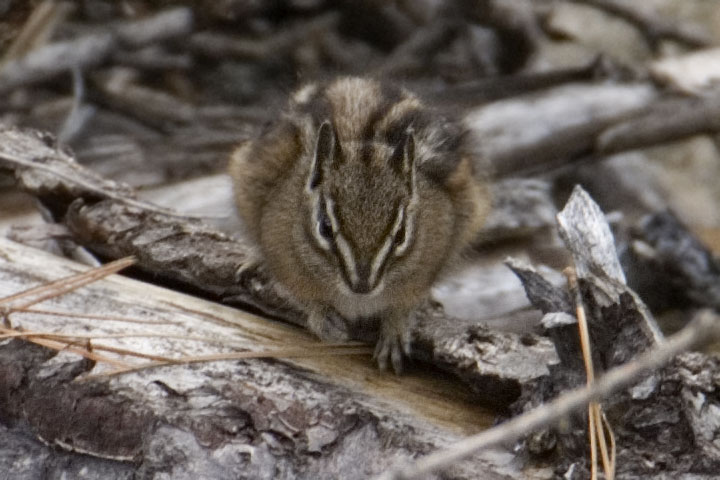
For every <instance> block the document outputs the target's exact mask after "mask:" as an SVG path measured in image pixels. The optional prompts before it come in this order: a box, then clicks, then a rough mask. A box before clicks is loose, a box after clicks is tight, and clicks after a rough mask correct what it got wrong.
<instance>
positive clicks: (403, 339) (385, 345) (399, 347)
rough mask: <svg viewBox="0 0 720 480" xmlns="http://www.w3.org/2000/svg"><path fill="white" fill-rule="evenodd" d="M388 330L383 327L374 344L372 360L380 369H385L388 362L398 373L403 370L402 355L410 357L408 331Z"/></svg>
mask: <svg viewBox="0 0 720 480" xmlns="http://www.w3.org/2000/svg"><path fill="white" fill-rule="evenodd" d="M388 330H389V329H387V328H383V330H382V332H381V335H380V338H379V339H378V341H377V344H375V353H374V354H373V360H374V361H375V362H376V363H377V365H378V368H380V370H383V371H385V370H387V368H388V363H389V364H390V365H392V369H393V371H394V372H395V374H396V375H400V374H402V371H403V363H404V357H408V358H409V357H410V352H411V347H410V343H411V338H410V331H409V330H408V329H404V330H400V331H397V330H391V331H388Z"/></svg>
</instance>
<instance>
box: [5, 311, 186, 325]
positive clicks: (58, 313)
mask: <svg viewBox="0 0 720 480" xmlns="http://www.w3.org/2000/svg"><path fill="white" fill-rule="evenodd" d="M28 313H29V314H33V315H51V316H55V317H74V318H83V319H86V320H100V321H104V322H125V323H141V324H143V325H172V322H170V321H166V322H164V321H159V320H141V319H139V318H129V317H120V316H114V315H93V314H90V313H79V312H70V311H63V310H45V309H41V308H17V307H13V309H12V311H11V312H10V313H9V314H8V315H18V314H28Z"/></svg>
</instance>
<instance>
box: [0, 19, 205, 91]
mask: <svg viewBox="0 0 720 480" xmlns="http://www.w3.org/2000/svg"><path fill="white" fill-rule="evenodd" d="M191 28H192V13H191V11H190V10H188V9H186V8H177V9H171V10H168V11H164V12H160V13H158V14H156V15H154V16H152V17H150V18H147V19H141V20H136V21H132V22H125V23H121V24H118V25H117V26H115V27H114V28H112V29H111V30H110V31H109V32H105V33H92V34H88V35H84V36H81V37H78V38H76V39H74V40H67V41H60V42H54V43H50V44H47V45H45V46H43V47H40V48H37V49H35V50H32V51H31V52H29V53H28V54H27V55H25V56H24V57H21V58H18V59H14V60H11V61H9V62H7V63H5V64H4V65H3V66H2V69H0V94H3V93H7V92H8V91H10V90H12V89H15V88H17V87H20V86H27V85H29V84H32V83H37V82H42V81H46V80H49V79H51V78H54V77H56V76H57V75H60V74H62V73H65V72H68V71H70V70H72V69H73V68H78V69H81V70H84V69H87V68H89V67H93V66H96V65H99V64H101V63H102V62H104V61H105V60H106V59H107V58H108V57H109V56H110V54H111V53H112V52H113V51H115V50H117V49H118V48H120V47H122V46H127V47H133V48H137V47H140V46H143V45H147V44H149V43H155V42H157V41H159V40H164V39H167V38H174V37H177V36H179V35H183V34H187V33H189V32H190V30H191Z"/></svg>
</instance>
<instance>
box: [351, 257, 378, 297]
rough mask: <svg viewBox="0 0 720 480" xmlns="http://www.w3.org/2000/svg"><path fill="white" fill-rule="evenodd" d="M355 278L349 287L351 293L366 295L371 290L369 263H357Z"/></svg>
mask: <svg viewBox="0 0 720 480" xmlns="http://www.w3.org/2000/svg"><path fill="white" fill-rule="evenodd" d="M355 272H356V273H357V278H356V281H354V282H352V284H351V285H350V290H352V292H353V293H360V294H367V293H370V292H371V291H372V289H373V286H372V285H370V262H358V264H357V265H356V270H355Z"/></svg>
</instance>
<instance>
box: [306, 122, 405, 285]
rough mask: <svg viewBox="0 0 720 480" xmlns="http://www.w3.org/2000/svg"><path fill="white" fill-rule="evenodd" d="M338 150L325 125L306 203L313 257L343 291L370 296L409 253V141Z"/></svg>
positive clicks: (330, 128) (355, 144)
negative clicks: (319, 259) (322, 260)
mask: <svg viewBox="0 0 720 480" xmlns="http://www.w3.org/2000/svg"><path fill="white" fill-rule="evenodd" d="M348 143H349V144H348V145H341V144H340V142H339V141H338V138H337V136H336V135H335V132H334V128H333V126H332V124H331V123H330V122H328V121H325V122H323V124H322V125H321V126H320V128H319V129H318V133H317V139H316V143H315V149H314V152H313V158H312V161H311V164H310V169H309V173H308V178H307V183H306V188H305V195H306V200H307V202H308V207H309V208H308V209H307V211H308V212H309V215H308V218H307V224H306V231H307V233H308V236H309V237H310V241H311V243H312V245H313V246H314V248H313V250H314V252H315V254H317V255H320V256H323V257H324V258H325V259H326V261H329V262H330V263H331V264H332V265H333V267H334V268H335V269H336V273H337V282H338V284H339V285H340V286H341V290H343V289H347V290H348V291H349V292H352V293H354V294H359V295H363V294H373V293H375V292H376V291H379V290H382V288H383V287H384V281H383V280H384V276H385V275H384V274H385V272H386V271H387V270H388V269H389V268H391V267H392V265H394V264H395V263H398V262H401V261H402V259H403V257H404V256H405V254H406V253H407V252H408V249H410V248H411V247H412V245H413V240H414V238H413V237H414V235H413V234H414V231H415V228H414V227H415V225H414V223H415V209H416V203H417V191H416V190H417V189H416V179H415V140H414V135H413V132H412V130H411V129H408V130H407V131H406V132H405V134H404V135H403V136H402V138H401V139H400V141H399V142H398V143H397V144H396V145H386V144H383V143H365V144H363V143H360V142H348Z"/></svg>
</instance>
